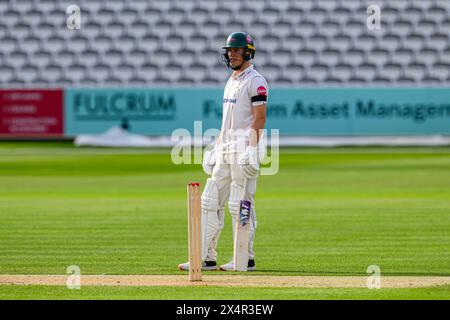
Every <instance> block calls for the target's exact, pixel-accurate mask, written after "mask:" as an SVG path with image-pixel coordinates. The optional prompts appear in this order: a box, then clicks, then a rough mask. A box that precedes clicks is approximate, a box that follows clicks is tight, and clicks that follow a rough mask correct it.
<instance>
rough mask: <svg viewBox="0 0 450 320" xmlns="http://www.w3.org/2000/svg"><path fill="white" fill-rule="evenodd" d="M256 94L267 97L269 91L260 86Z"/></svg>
mask: <svg viewBox="0 0 450 320" xmlns="http://www.w3.org/2000/svg"><path fill="white" fill-rule="evenodd" d="M256 93H258V95H260V96H266V95H267V90H266V88H265V87H263V86H260V87H258V89H257V90H256Z"/></svg>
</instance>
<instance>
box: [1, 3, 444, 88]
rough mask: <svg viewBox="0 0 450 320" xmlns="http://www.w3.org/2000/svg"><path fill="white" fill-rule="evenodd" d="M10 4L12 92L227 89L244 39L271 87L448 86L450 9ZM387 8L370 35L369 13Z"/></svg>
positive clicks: (5, 36)
mask: <svg viewBox="0 0 450 320" xmlns="http://www.w3.org/2000/svg"><path fill="white" fill-rule="evenodd" d="M76 2H77V4H78V5H79V6H80V8H81V29H80V30H69V29H68V28H67V27H66V19H67V14H66V9H67V7H68V6H69V5H71V4H73V1H66V0H39V1H38V0H2V1H0V43H1V46H0V87H14V86H19V87H36V86H42V87H61V86H63V87H64V86H75V87H76V86H83V87H84V86H105V87H106V86H180V85H189V86H198V87H202V86H218V85H223V83H224V81H225V80H226V78H227V76H228V72H227V70H225V69H224V67H223V65H222V64H221V61H220V47H221V46H222V45H223V44H224V42H225V40H226V37H227V35H228V34H229V33H230V32H233V31H247V32H249V33H251V34H252V35H253V36H254V38H255V42H256V46H257V53H256V60H255V65H256V66H257V68H258V70H259V71H260V72H261V73H262V74H263V75H265V76H266V77H267V79H268V81H269V82H270V85H271V86H355V85H357V86H358V85H364V86H366V85H374V86H378V85H389V86H424V85H433V86H448V85H449V84H450V74H449V69H450V39H449V34H450V1H448V0H427V1H424V0H395V1H390V0H371V1H365V0H361V1H360V0H321V1H314V0H301V1H298V0H276V1H269V0H227V1H223V0H79V1H76ZM374 3H375V4H378V5H380V7H381V9H382V16H381V18H382V28H381V30H368V29H367V26H366V20H367V17H368V14H367V7H368V6H369V5H370V4H374Z"/></svg>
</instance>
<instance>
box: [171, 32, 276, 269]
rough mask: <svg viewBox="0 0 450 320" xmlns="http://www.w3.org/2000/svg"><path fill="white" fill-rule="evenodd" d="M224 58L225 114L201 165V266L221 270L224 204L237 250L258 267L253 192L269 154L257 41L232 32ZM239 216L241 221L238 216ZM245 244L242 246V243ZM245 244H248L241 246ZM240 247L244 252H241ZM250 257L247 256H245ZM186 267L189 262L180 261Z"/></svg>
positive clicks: (230, 264)
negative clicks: (245, 215) (227, 72)
mask: <svg viewBox="0 0 450 320" xmlns="http://www.w3.org/2000/svg"><path fill="white" fill-rule="evenodd" d="M222 49H223V52H222V58H223V61H224V62H225V63H226V65H227V67H229V68H231V69H232V70H233V72H232V74H231V76H230V78H229V79H228V81H227V83H226V86H225V90H224V95H223V119H222V127H221V131H220V135H219V137H218V139H217V141H216V143H215V145H214V148H213V149H211V150H209V151H205V154H204V157H203V163H202V166H203V170H204V171H205V173H206V174H207V175H211V177H210V178H208V180H207V182H206V185H205V188H204V190H203V193H202V196H201V207H202V261H203V266H202V270H205V271H213V270H217V269H218V268H217V251H216V247H217V242H218V240H219V236H220V233H221V230H222V229H223V226H224V208H225V205H226V203H227V202H228V209H229V212H230V214H231V217H232V228H233V239H234V252H235V255H236V252H237V251H238V254H239V256H241V257H245V258H244V259H246V260H245V263H246V264H247V265H246V269H247V271H253V270H256V266H255V252H254V249H253V245H254V239H255V230H256V211H255V192H256V181H257V177H258V175H259V171H260V161H261V160H262V159H263V157H264V156H265V144H264V143H263V140H264V135H263V134H262V132H263V129H264V125H265V121H266V109H267V97H268V92H269V90H268V85H267V81H266V80H265V79H264V77H263V76H261V75H260V74H259V73H258V72H257V71H256V70H255V69H254V67H253V64H252V63H251V60H252V59H254V57H255V52H256V48H255V44H254V43H253V39H252V37H251V36H250V35H249V34H247V33H244V32H235V33H232V34H231V35H230V36H229V37H228V39H227V41H226V45H225V46H224V47H222ZM243 199H245V200H248V202H249V203H250V204H251V206H249V207H248V208H247V209H249V210H246V211H245V212H247V211H249V220H248V225H247V229H246V232H247V237H246V239H247V240H246V241H244V240H243V239H244V238H245V237H244V236H242V239H240V234H239V232H240V231H238V230H236V229H237V228H238V226H239V224H237V223H236V222H237V221H238V219H240V218H239V217H240V214H241V215H242V211H241V212H240V210H244V209H243V208H242V201H241V200H243ZM239 221H240V220H239ZM239 243H240V244H241V247H242V248H241V249H240V248H238V247H237V246H238V244H239ZM242 243H244V244H245V245H243V246H242ZM239 250H240V251H242V252H239ZM247 260H248V261H247ZM235 261H237V260H236V258H234V259H233V260H231V261H230V262H228V263H226V264H223V265H221V266H220V270H223V271H234V270H235V265H234V263H235ZM178 268H179V269H180V270H183V271H188V270H189V263H188V262H187V263H183V264H180V265H179V266H178Z"/></svg>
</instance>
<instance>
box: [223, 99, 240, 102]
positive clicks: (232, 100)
mask: <svg viewBox="0 0 450 320" xmlns="http://www.w3.org/2000/svg"><path fill="white" fill-rule="evenodd" d="M236 102H237V99H228V98H224V99H223V103H236Z"/></svg>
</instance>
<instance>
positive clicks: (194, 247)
mask: <svg viewBox="0 0 450 320" xmlns="http://www.w3.org/2000/svg"><path fill="white" fill-rule="evenodd" d="M187 195H188V238H189V240H188V241H189V281H202V237H201V234H202V233H201V225H202V216H201V204H200V183H197V182H192V183H189V184H188V186H187Z"/></svg>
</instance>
